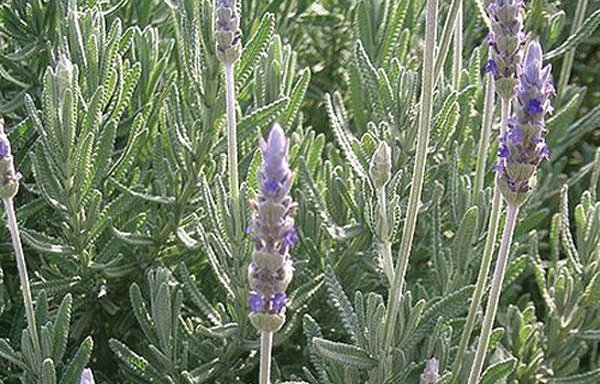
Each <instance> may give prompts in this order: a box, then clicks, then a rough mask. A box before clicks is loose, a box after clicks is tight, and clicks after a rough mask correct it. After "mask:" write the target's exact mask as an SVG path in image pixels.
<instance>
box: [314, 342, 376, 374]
mask: <svg viewBox="0 0 600 384" xmlns="http://www.w3.org/2000/svg"><path fill="white" fill-rule="evenodd" d="M313 344H314V345H315V347H316V348H317V351H319V353H320V354H321V355H323V357H325V358H327V359H330V360H332V361H335V362H337V363H339V364H342V365H351V366H353V367H358V368H363V369H370V368H373V367H374V366H375V365H376V364H377V360H376V359H374V358H373V357H372V356H371V355H370V354H369V353H368V352H367V351H365V350H364V349H362V348H359V347H357V346H354V345H351V344H345V343H336V342H334V341H329V340H326V339H322V338H320V337H316V338H314V339H313Z"/></svg>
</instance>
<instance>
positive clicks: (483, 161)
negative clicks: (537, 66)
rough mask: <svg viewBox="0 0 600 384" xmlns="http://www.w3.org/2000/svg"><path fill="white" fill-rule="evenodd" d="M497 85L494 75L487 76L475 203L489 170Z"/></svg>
mask: <svg viewBox="0 0 600 384" xmlns="http://www.w3.org/2000/svg"><path fill="white" fill-rule="evenodd" d="M494 88H495V83H494V78H493V76H492V74H490V73H488V74H487V75H486V76H485V99H484V102H483V121H482V123H483V126H482V127H481V128H482V129H481V139H480V140H479V149H478V150H477V166H476V168H475V189H474V190H473V201H474V202H475V204H477V203H478V201H479V194H480V193H481V191H482V190H483V183H484V180H485V173H486V170H487V157H488V151H489V148H490V136H491V133H492V123H493V121H494V102H495V97H494V96H495V89H494Z"/></svg>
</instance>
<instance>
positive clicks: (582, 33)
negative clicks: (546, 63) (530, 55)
mask: <svg viewBox="0 0 600 384" xmlns="http://www.w3.org/2000/svg"><path fill="white" fill-rule="evenodd" d="M598 25H600V9H598V10H596V12H594V13H592V14H591V15H590V16H588V17H587V18H586V19H585V22H584V23H583V25H582V26H581V27H579V28H578V29H577V30H576V31H575V32H574V33H573V34H572V35H571V36H569V37H568V38H567V40H565V41H564V43H562V44H561V45H560V46H558V47H556V48H554V49H553V50H552V51H550V52H548V53H546V54H545V55H544V59H545V60H550V59H552V58H553V57H556V56H560V55H562V54H563V53H565V52H567V51H568V50H570V49H571V48H575V47H576V46H577V45H579V44H580V43H582V42H583V41H585V40H586V39H587V38H588V37H590V36H592V34H593V33H594V31H595V30H596V28H598Z"/></svg>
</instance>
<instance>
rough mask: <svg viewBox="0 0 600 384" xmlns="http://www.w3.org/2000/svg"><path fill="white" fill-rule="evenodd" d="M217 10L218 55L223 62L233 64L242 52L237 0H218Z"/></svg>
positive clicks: (216, 35)
mask: <svg viewBox="0 0 600 384" xmlns="http://www.w3.org/2000/svg"><path fill="white" fill-rule="evenodd" d="M215 12H216V34H215V37H216V40H217V57H218V58H219V60H221V61H222V62H223V64H233V63H234V62H235V61H236V60H237V59H239V58H240V54H241V52H242V43H241V36H242V31H241V30H240V17H239V13H238V11H237V9H236V6H235V0H217V2H216V11H215Z"/></svg>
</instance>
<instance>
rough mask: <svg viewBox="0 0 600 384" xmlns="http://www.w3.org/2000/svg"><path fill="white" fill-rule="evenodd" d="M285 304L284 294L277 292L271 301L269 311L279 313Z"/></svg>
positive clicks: (285, 296) (285, 297)
mask: <svg viewBox="0 0 600 384" xmlns="http://www.w3.org/2000/svg"><path fill="white" fill-rule="evenodd" d="M286 304H287V295H286V294H285V292H277V293H276V294H275V295H274V296H273V298H272V299H271V309H272V310H273V311H274V312H276V313H279V312H281V310H282V309H283V308H284V307H285V306H286Z"/></svg>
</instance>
